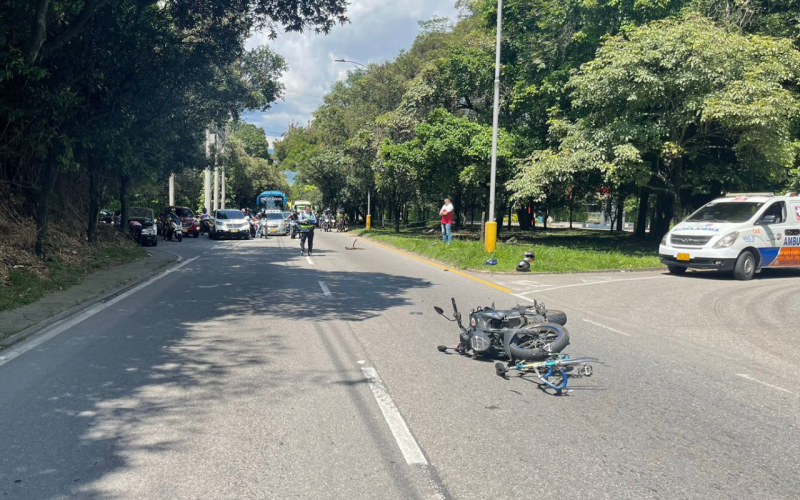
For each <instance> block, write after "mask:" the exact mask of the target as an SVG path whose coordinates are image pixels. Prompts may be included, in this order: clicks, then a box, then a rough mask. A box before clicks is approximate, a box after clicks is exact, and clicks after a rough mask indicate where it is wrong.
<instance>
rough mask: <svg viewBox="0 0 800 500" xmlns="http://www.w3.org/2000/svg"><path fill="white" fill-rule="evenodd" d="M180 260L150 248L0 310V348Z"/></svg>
mask: <svg viewBox="0 0 800 500" xmlns="http://www.w3.org/2000/svg"><path fill="white" fill-rule="evenodd" d="M180 260H181V258H180V257H179V256H177V255H175V254H173V253H170V252H166V251H163V250H157V249H151V250H148V256H147V257H146V258H145V259H141V260H138V261H136V262H130V263H127V264H123V265H120V266H115V267H111V268H108V269H104V270H102V271H98V272H96V273H94V274H92V275H91V276H88V277H87V278H86V279H84V280H83V281H82V282H81V283H80V284H78V285H75V286H73V287H70V288H68V289H66V290H61V291H58V292H53V293H50V294H48V295H45V296H44V297H42V298H41V299H40V300H38V301H36V302H34V303H32V304H28V305H26V306H23V307H19V308H16V309H12V310H9V311H3V312H2V313H0V350H2V349H6V348H8V347H10V346H12V345H14V344H17V343H19V342H21V341H23V340H25V339H27V338H28V337H30V336H31V335H34V334H35V333H37V332H39V331H41V330H43V329H44V328H47V327H48V326H50V325H52V324H54V323H56V322H57V321H61V320H63V319H65V318H68V317H71V316H73V315H75V314H77V313H79V312H80V311H83V310H84V309H86V308H88V307H91V306H92V305H94V304H96V303H98V302H102V301H105V300H108V299H110V298H112V297H114V296H115V295H119V294H120V293H122V292H124V291H125V290H127V289H129V288H131V287H133V286H135V285H137V284H139V283H141V282H143V281H144V280H146V279H148V278H150V277H151V276H153V275H155V274H156V273H158V272H160V271H162V270H163V269H164V268H166V267H168V266H170V265H172V264H174V263H176V262H179V261H180Z"/></svg>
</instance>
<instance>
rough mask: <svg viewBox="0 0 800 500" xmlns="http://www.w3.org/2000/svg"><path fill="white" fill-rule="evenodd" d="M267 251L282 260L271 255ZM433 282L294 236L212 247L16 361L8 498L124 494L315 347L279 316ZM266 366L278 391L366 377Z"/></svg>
mask: <svg viewBox="0 0 800 500" xmlns="http://www.w3.org/2000/svg"><path fill="white" fill-rule="evenodd" d="M265 252H269V254H270V255H269V258H270V259H271V260H273V259H274V262H277V263H271V262H265V261H264V260H265V255H266V254H265ZM319 253H320V255H322V254H323V253H324V252H323V251H320V252H319ZM282 261H289V264H290V265H286V264H285V263H282ZM294 261H296V263H295V262H294ZM320 281H323V282H324V283H325V284H326V285H327V287H328V288H329V290H330V292H331V294H332V295H333V297H326V296H325V295H324V293H323V291H322V288H321V286H320V284H319V282H320ZM430 286H431V284H430V283H429V282H427V281H425V280H420V279H417V278H411V277H403V276H393V275H389V274H384V273H369V272H364V273H360V272H356V273H353V272H349V273H348V272H339V271H332V272H329V271H326V272H322V271H320V270H317V269H315V268H313V267H311V266H310V265H309V264H308V263H307V262H306V261H305V260H304V259H302V260H301V257H300V256H299V252H298V251H297V249H295V248H294V247H292V248H275V247H272V248H268V249H265V248H263V247H248V245H246V244H244V245H240V246H237V247H234V248H230V247H228V248H224V249H223V248H220V249H215V250H212V252H211V253H209V254H207V255H205V256H203V257H201V258H200V259H198V260H197V261H196V262H194V263H192V264H190V265H188V266H186V267H184V268H181V269H179V270H177V271H174V272H173V274H172V275H171V276H168V277H166V278H164V279H163V280H161V281H159V282H157V284H154V285H151V286H150V287H148V288H145V289H144V290H142V291H141V292H139V293H138V294H136V295H134V296H132V297H130V298H128V299H125V300H123V301H121V302H119V303H118V304H115V305H114V306H112V307H110V308H108V309H106V310H105V311H103V312H101V313H99V314H98V315H96V316H94V317H92V318H89V319H87V320H86V321H84V322H83V323H81V324H79V325H78V326H76V327H74V328H73V329H72V330H69V331H67V332H65V333H63V334H61V336H59V337H57V338H56V339H54V340H53V341H50V342H48V343H45V344H43V345H42V346H40V347H39V348H38V350H37V351H38V352H35V353H29V354H28V355H26V356H25V357H23V358H19V359H18V360H17V365H21V364H22V365H25V366H16V368H17V370H16V371H15V372H14V373H15V374H20V373H26V370H27V371H28V372H30V376H26V377H19V379H18V380H17V379H15V380H7V383H6V384H4V387H0V421H2V422H4V425H3V426H2V428H0V442H2V443H3V448H4V453H3V454H2V456H0V495H3V496H5V497H7V498H84V499H110V498H118V497H119V491H118V490H116V489H114V488H112V487H111V486H110V485H114V484H116V483H117V482H119V481H122V483H123V484H124V483H125V481H131V480H133V476H134V472H135V471H136V470H137V469H138V468H140V467H146V466H147V464H146V463H143V462H142V460H143V459H148V458H155V457H154V454H155V455H156V456H157V455H159V454H164V453H167V452H174V451H175V450H179V449H181V447H182V446H185V445H187V444H189V443H191V442H192V441H193V439H194V438H195V437H196V435H197V433H200V432H208V431H209V430H208V428H207V425H205V424H206V423H207V422H208V421H210V420H211V418H212V417H211V415H212V414H213V413H214V412H213V409H214V408H215V407H216V408H219V407H220V406H224V407H225V408H231V407H232V408H233V410H228V411H233V412H234V413H236V407H237V403H238V402H239V401H244V400H246V399H247V398H248V397H252V395H253V393H254V391H259V390H262V391H263V390H264V385H263V384H264V380H263V377H264V376H265V375H264V373H263V372H264V371H266V370H267V369H269V367H270V366H271V365H274V364H275V362H276V360H277V359H279V358H281V357H286V356H297V355H298V354H302V353H297V352H293V350H292V349H290V348H289V347H288V346H287V339H288V336H290V335H292V332H291V331H279V330H277V327H275V326H274V325H273V324H272V323H271V322H270V320H274V319H275V318H279V319H290V320H293V319H296V320H304V321H314V322H316V321H325V320H331V319H336V320H343V321H363V320H366V319H368V318H371V317H374V316H376V315H379V314H381V313H382V312H383V311H386V310H388V309H391V308H395V307H402V306H404V305H406V304H408V302H409V299H408V298H407V292H408V291H409V290H412V289H415V288H425V287H430ZM333 299H335V300H333ZM253 318H255V319H256V323H255V324H256V325H258V326H256V327H254V323H253V321H252V320H253ZM245 319H246V320H247V321H243V320H245ZM259 319H263V333H261V332H262V330H261V328H262V327H261V325H260V324H259V323H258V320H259ZM281 324H286V323H285V322H283V323H281ZM239 327H241V331H240V333H241V335H237V331H239V330H237V328H239ZM37 363H50V364H51V366H52V369H47V370H44V369H37V366H39V365H38V364H37ZM3 368H5V369H6V370H5V373H10V370H8V368H10V366H9V365H6V366H5V367H3ZM23 368H24V369H23ZM256 372H257V373H259V374H260V377H262V378H260V379H259V378H258V377H253V376H252V374H253V373H256ZM0 373H4V372H3V371H0ZM54 374H58V375H54ZM267 376H268V377H269V389H268V390H269V394H270V401H271V402H272V401H276V402H277V401H280V400H281V399H282V398H291V397H292V395H293V394H295V393H296V392H297V391H303V390H308V389H309V388H311V387H320V386H323V385H326V386H329V384H331V382H332V381H333V383H335V384H338V385H345V386H355V385H361V384H363V382H364V381H363V380H359V381H352V380H347V379H342V377H341V374H340V373H338V372H336V371H335V370H334V371H325V370H308V371H306V372H304V373H303V374H300V375H298V374H296V373H293V374H290V373H284V372H281V371H280V370H275V371H274V372H270V373H269V374H268V375H267ZM31 395H35V396H31ZM21 416H24V418H21ZM152 429H159V432H158V433H155V434H154V433H152V432H150V431H151V430H152ZM202 465H203V464H192V463H187V464H185V465H183V466H180V467H178V469H179V470H180V469H182V470H185V471H186V477H184V478H183V479H182V480H183V481H184V482H186V481H189V480H190V479H189V478H191V477H192V476H196V475H197V474H198V471H197V470H196V469H197V468H198V467H199V468H200V469H201V468H202ZM164 481H167V479H166V478H165V479H164ZM130 486H131V485H130V484H127V485H126V486H125V487H123V488H122V490H120V491H126V488H130ZM162 487H164V488H166V486H163V485H162ZM127 491H130V490H129V489H128V490H127Z"/></svg>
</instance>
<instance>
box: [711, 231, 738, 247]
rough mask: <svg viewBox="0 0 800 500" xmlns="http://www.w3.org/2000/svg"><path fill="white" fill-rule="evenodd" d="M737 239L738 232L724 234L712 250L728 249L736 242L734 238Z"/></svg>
mask: <svg viewBox="0 0 800 500" xmlns="http://www.w3.org/2000/svg"><path fill="white" fill-rule="evenodd" d="M738 237H739V231H734V232H732V233H729V234H726V235H725V236H723V237H722V238H720V240H719V241H718V242H716V243H714V248H729V247H730V246H731V245H733V243H734V242H735V241H736V238H738Z"/></svg>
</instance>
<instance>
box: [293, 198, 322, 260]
mask: <svg viewBox="0 0 800 500" xmlns="http://www.w3.org/2000/svg"><path fill="white" fill-rule="evenodd" d="M297 222H298V223H299V225H300V255H305V254H306V241H308V256H309V257H311V253H312V252H313V251H314V226H316V224H317V217H316V216H315V215H314V213H313V212H311V207H310V206H307V207H306V209H305V210H304V211H303V213H301V214H300V216H299V217H298V219H297Z"/></svg>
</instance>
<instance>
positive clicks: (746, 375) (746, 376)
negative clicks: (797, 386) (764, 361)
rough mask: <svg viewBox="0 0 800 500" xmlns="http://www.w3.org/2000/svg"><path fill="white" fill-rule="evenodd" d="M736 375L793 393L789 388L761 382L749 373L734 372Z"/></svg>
mask: <svg viewBox="0 0 800 500" xmlns="http://www.w3.org/2000/svg"><path fill="white" fill-rule="evenodd" d="M736 376H737V377H742V378H745V379H747V380H751V381H753V382H757V383H759V384H761V385H765V386H767V387H769V388H771V389H777V390H779V391H783V392H786V393H789V394H792V395H794V393H793V392H792V391H790V390H789V389H784V388H783V387H778V386H777V385H772V384H768V383H766V382H762V381H761V380H758V379H757V378H755V377H751V376H750V375H748V374H746V373H737V374H736Z"/></svg>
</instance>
